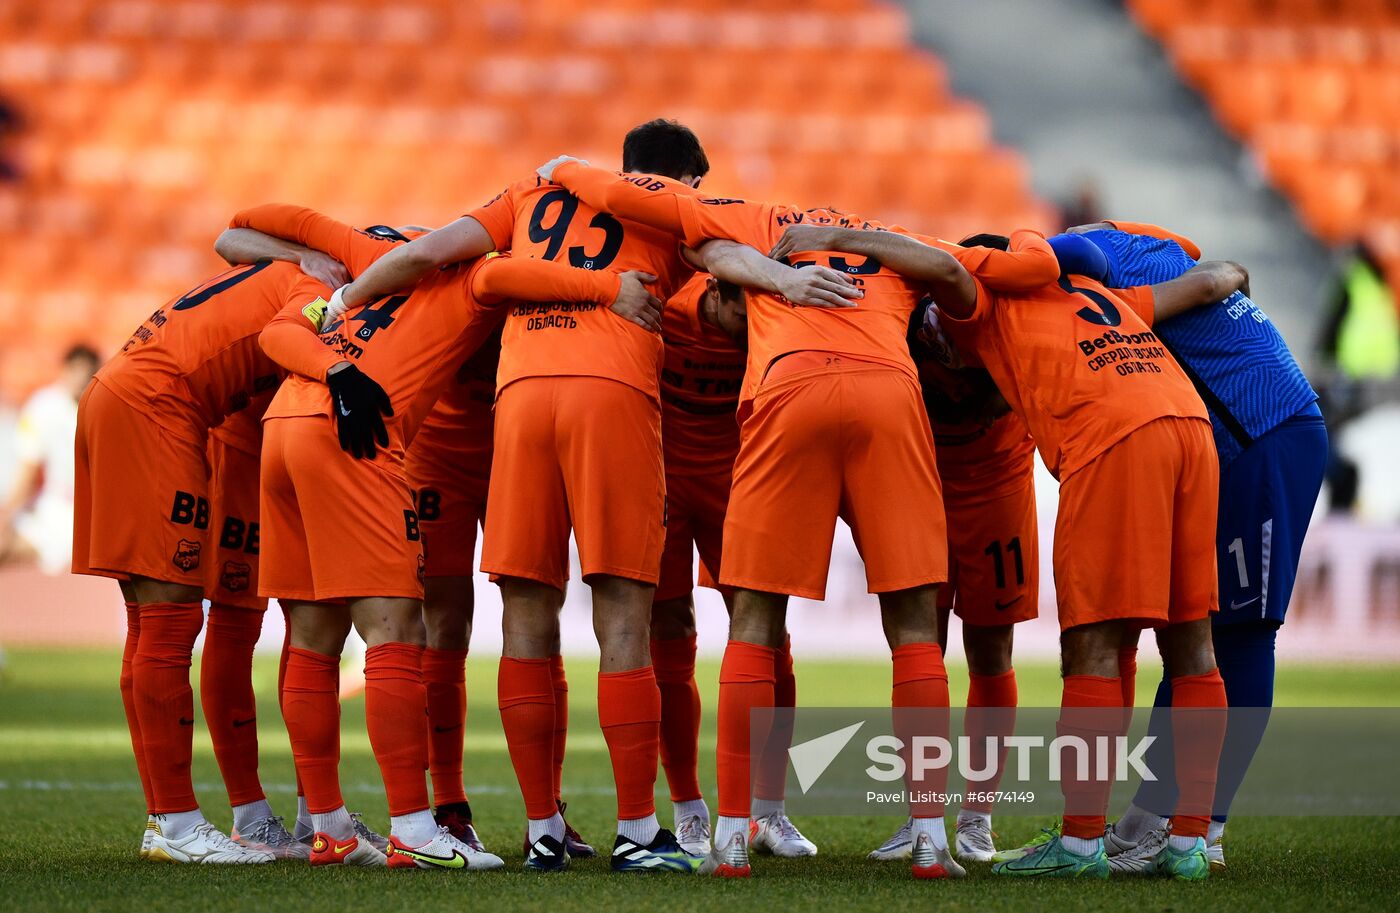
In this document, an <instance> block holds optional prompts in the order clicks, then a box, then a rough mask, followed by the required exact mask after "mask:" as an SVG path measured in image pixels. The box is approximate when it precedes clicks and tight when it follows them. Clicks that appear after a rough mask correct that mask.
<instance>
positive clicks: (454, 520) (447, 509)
mask: <svg viewBox="0 0 1400 913" xmlns="http://www.w3.org/2000/svg"><path fill="white" fill-rule="evenodd" d="M406 468H407V471H408V482H409V485H411V486H412V487H413V501H414V504H415V505H416V507H417V509H418V523H419V525H420V526H421V528H422V530H423V557H424V558H425V559H426V561H427V564H426V574H427V576H429V577H470V576H471V575H472V571H473V570H474V569H475V561H476V529H477V525H478V524H480V523H481V522H482V521H483V520H484V519H485V517H486V491H487V488H488V486H489V484H490V481H491V434H490V431H489V430H488V431H487V432H486V434H485V435H484V438H483V437H482V436H477V437H476V438H474V439H469V438H468V437H467V431H466V429H464V428H458V427H456V426H454V427H452V428H451V429H446V428H444V429H439V428H437V427H432V428H429V426H427V425H425V426H424V427H423V428H422V430H420V431H419V432H418V436H417V437H415V438H414V439H413V444H412V446H410V447H409V448H408V460H407V464H406Z"/></svg>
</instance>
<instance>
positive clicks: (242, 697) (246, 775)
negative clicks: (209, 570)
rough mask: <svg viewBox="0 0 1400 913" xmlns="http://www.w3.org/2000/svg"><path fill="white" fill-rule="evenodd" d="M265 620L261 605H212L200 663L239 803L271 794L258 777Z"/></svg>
mask: <svg viewBox="0 0 1400 913" xmlns="http://www.w3.org/2000/svg"><path fill="white" fill-rule="evenodd" d="M262 621H263V613H262V612H260V611H258V610H257V609H246V608H239V607H237V606H229V605H219V604H218V603H213V604H211V605H210V606H209V622H208V625H207V626H206V628H205V632H204V654H203V656H202V657H201V658H200V663H199V701H200V706H201V707H203V708H204V722H205V724H206V725H207V726H208V727H209V737H210V739H211V740H212V741H213V742H214V758H215V759H216V760H217V761H218V762H219V773H220V774H222V775H223V778H224V786H225V787H227V788H228V801H229V805H234V806H238V805H247V804H248V803H249V802H257V801H258V800H259V799H265V798H266V796H264V795H263V788H262V782H261V781H260V780H259V779H258V725H257V722H258V703H257V700H256V699H255V698H254V697H253V647H254V646H255V645H256V644H257V642H258V635H259V634H261V633H262Z"/></svg>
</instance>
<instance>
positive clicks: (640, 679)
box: [598, 666, 661, 821]
mask: <svg viewBox="0 0 1400 913" xmlns="http://www.w3.org/2000/svg"><path fill="white" fill-rule="evenodd" d="M598 725H599V726H601V727H602V729H603V741H605V742H607V743H608V755H609V756H611V758H612V769H613V783H614V785H615V787H616V789H617V818H618V820H619V821H630V820H632V819H634V818H645V817H647V816H648V815H654V814H655V813H656V762H657V760H658V758H659V755H660V753H661V692H660V690H659V689H658V688H657V687H656V673H655V672H653V671H652V668H651V666H643V667H642V668H640V669H628V670H627V671H626V672H600V673H598Z"/></svg>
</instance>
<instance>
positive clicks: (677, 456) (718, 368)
mask: <svg viewBox="0 0 1400 913" xmlns="http://www.w3.org/2000/svg"><path fill="white" fill-rule="evenodd" d="M708 278H709V277H708V276H706V275H705V274H704V273H697V274H696V275H695V276H693V277H692V278H691V280H690V281H689V282H687V283H686V284H685V287H684V288H682V289H681V290H680V291H679V292H677V293H676V295H675V297H673V298H672V299H671V300H670V301H668V302H666V308H665V310H664V311H663V312H662V320H661V337H662V339H663V340H665V343H666V362H665V366H664V367H663V368H662V369H661V441H662V445H663V446H664V448H665V454H666V471H667V472H683V473H692V472H703V471H707V470H713V469H718V468H728V467H730V466H733V465H734V457H735V455H736V454H738V452H739V422H738V420H737V418H736V417H735V412H736V411H737V410H738V407H739V390H740V388H741V387H742V386H743V383H744V365H745V359H746V356H745V354H744V351H743V350H742V349H740V348H739V347H738V346H737V345H735V344H734V341H733V340H732V339H730V338H729V337H728V336H726V335H725V334H724V333H723V332H721V331H720V330H719V329H718V328H717V327H713V326H711V325H710V324H708V323H706V322H705V321H704V320H702V319H701V317H700V311H699V304H700V300H701V299H702V298H703V297H704V295H705V286H706V280H707V279H708Z"/></svg>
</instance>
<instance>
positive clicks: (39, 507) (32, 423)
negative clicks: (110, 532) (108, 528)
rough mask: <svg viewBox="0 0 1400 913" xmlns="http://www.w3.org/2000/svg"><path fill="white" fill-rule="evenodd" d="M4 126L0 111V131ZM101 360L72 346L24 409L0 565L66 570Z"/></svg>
mask: <svg viewBox="0 0 1400 913" xmlns="http://www.w3.org/2000/svg"><path fill="white" fill-rule="evenodd" d="M0 108H3V102H0ZM3 125H4V114H3V111H0V135H3V130H4V126H3ZM0 167H2V166H0ZM101 363H102V362H101V359H100V358H99V357H98V355H97V352H95V351H94V350H93V349H91V348H89V347H88V346H86V345H76V346H73V347H72V348H71V349H69V350H68V352H67V353H66V354H65V355H64V356H63V370H62V373H61V374H60V376H59V377H58V379H57V380H55V381H54V382H53V383H52V384H50V385H48V386H47V387H43V388H41V389H39V390H38V391H36V392H35V393H34V395H32V396H31V397H29V400H28V401H27V402H26V403H25V404H24V408H23V409H22V410H21V411H20V416H19V426H18V429H17V432H18V433H17V442H16V443H17V450H18V454H17V455H18V461H17V463H18V465H17V466H16V467H15V474H14V477H13V479H12V480H11V484H10V489H9V491H8V492H7V494H6V496H5V500H4V502H3V503H0V565H7V564H17V563H22V562H23V563H27V562H34V561H37V562H38V564H39V567H40V568H42V569H43V570H44V572H45V573H47V574H61V573H65V572H66V571H67V570H68V562H69V560H70V559H71V556H72V548H73V436H74V433H75V432H76V429H77V423H78V397H80V396H81V395H82V393H83V390H85V389H86V388H87V385H88V382H89V381H91V380H92V375H93V374H95V373H97V369H98V367H99V366H100V365H101Z"/></svg>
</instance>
